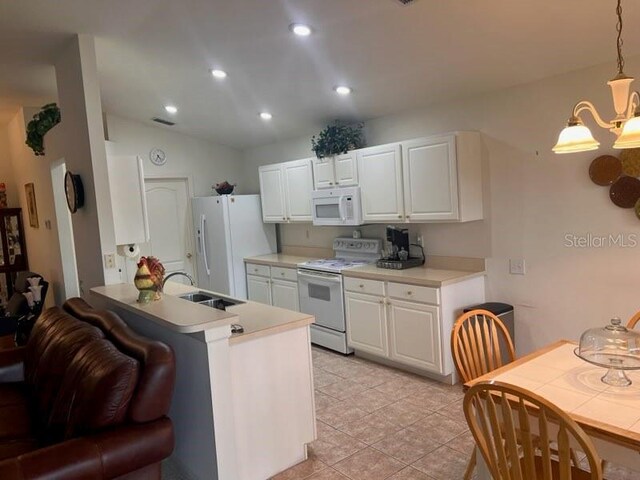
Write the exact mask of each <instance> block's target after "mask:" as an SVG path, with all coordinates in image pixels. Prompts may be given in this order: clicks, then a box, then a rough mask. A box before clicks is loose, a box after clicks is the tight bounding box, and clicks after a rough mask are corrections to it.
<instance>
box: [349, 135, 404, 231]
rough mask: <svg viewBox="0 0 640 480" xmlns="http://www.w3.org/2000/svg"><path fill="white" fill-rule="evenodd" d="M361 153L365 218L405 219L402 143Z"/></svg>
mask: <svg viewBox="0 0 640 480" xmlns="http://www.w3.org/2000/svg"><path fill="white" fill-rule="evenodd" d="M357 155H358V180H359V183H360V190H361V194H362V217H363V219H364V220H365V221H367V222H396V223H397V222H399V221H404V208H403V204H402V203H403V200H402V162H401V157H400V144H392V145H383V146H380V147H371V148H365V149H362V150H359V151H358V153H357Z"/></svg>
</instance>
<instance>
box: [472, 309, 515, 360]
mask: <svg viewBox="0 0 640 480" xmlns="http://www.w3.org/2000/svg"><path fill="white" fill-rule="evenodd" d="M477 309H482V310H488V311H489V312H491V313H493V314H494V315H495V316H496V317H498V318H499V319H500V321H501V322H502V323H504V326H505V327H507V330H508V331H509V335H510V336H511V341H512V342H513V344H514V346H515V343H516V332H515V325H514V322H513V305H509V304H508V303H500V302H487V303H481V304H479V305H472V306H471V307H467V308H465V309H464V313H467V312H470V311H471V310H477ZM500 343H501V345H500V349H501V350H502V351H503V352H506V345H502V340H501V341H500Z"/></svg>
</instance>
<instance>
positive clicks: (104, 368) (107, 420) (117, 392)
mask: <svg viewBox="0 0 640 480" xmlns="http://www.w3.org/2000/svg"><path fill="white" fill-rule="evenodd" d="M138 374H139V365H138V362H137V361H136V360H134V359H133V358H131V357H129V356H127V355H125V354H124V353H122V352H120V351H119V350H118V349H117V348H116V347H115V346H114V345H113V344H112V343H111V342H109V341H108V340H105V339H98V340H93V341H91V342H89V343H87V344H85V345H83V346H82V347H81V348H80V349H79V350H78V352H77V354H76V355H75V356H74V358H73V360H71V362H70V363H69V364H68V366H67V369H66V372H65V375H64V378H63V379H62V383H61V385H60V391H59V392H58V394H57V396H56V400H55V403H54V405H53V409H52V411H51V416H50V417H49V423H48V427H47V434H48V439H47V440H48V441H53V442H55V441H59V440H62V439H68V438H71V437H74V436H79V435H83V434H87V433H93V432H96V431H98V430H101V429H104V428H107V427H111V426H115V425H118V424H120V423H122V422H123V421H124V419H125V418H126V415H127V408H128V406H129V403H130V401H131V397H132V395H133V391H134V390H135V387H136V384H137V381H138Z"/></svg>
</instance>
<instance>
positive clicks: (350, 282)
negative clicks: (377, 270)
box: [344, 277, 384, 295]
mask: <svg viewBox="0 0 640 480" xmlns="http://www.w3.org/2000/svg"><path fill="white" fill-rule="evenodd" d="M344 289H345V290H347V291H349V292H358V293H368V294H370V295H384V282H380V281H378V280H365V279H363V278H349V277H346V278H345V279H344Z"/></svg>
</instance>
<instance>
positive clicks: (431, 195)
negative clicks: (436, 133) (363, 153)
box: [402, 135, 459, 221]
mask: <svg viewBox="0 0 640 480" xmlns="http://www.w3.org/2000/svg"><path fill="white" fill-rule="evenodd" d="M402 170H403V175H404V209H405V214H406V216H407V219H408V220H409V221H425V220H458V219H459V213H458V170H457V164H456V137H455V135H447V136H441V137H433V138H428V139H421V140H413V141H409V142H403V144H402Z"/></svg>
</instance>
